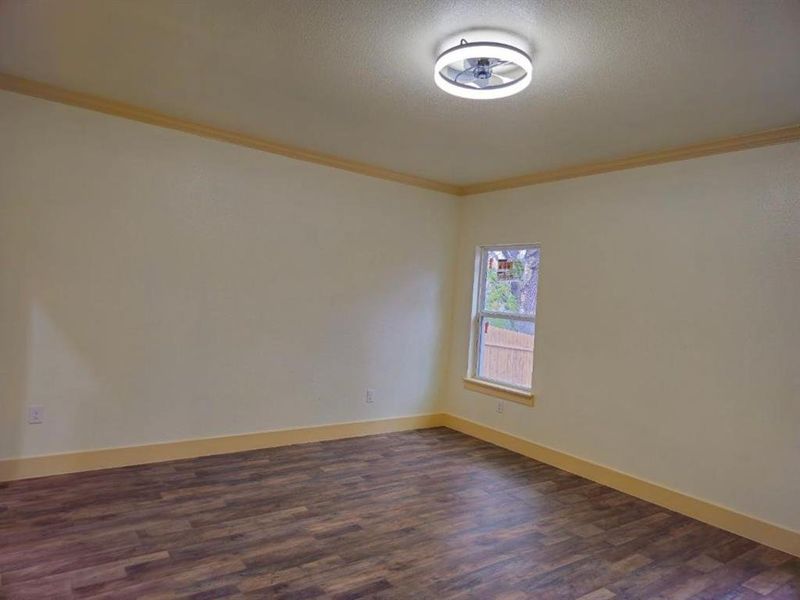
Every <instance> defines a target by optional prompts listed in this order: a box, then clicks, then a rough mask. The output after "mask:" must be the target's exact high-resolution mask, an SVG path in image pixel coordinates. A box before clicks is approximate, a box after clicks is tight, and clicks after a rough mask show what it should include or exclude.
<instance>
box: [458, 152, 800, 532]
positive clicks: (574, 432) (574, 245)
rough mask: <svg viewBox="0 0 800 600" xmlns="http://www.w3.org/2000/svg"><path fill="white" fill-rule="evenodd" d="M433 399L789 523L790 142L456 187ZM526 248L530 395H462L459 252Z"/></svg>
mask: <svg viewBox="0 0 800 600" xmlns="http://www.w3.org/2000/svg"><path fill="white" fill-rule="evenodd" d="M461 216H462V222H461V230H460V244H459V245H460V250H459V257H460V261H459V267H458V273H457V283H456V294H455V297H456V299H457V300H456V306H455V315H454V327H453V343H452V355H451V362H450V375H449V377H448V379H449V386H448V392H449V393H448V401H447V410H448V411H449V412H452V413H454V414H456V415H459V416H462V417H465V418H468V419H472V420H475V421H478V422H480V423H483V424H486V425H489V426H491V427H494V428H497V429H501V430H504V431H507V432H510V433H513V434H515V435H518V436H521V437H524V438H527V439H529V440H531V441H534V442H537V443H540V444H543V445H546V446H550V447H552V448H555V449H558V450H561V451H564V452H567V453H571V454H574V455H576V456H579V457H581V458H585V459H588V460H591V461H594V462H597V463H600V464H602V465H606V466H609V467H612V468H615V469H618V470H621V471H624V472H627V473H630V474H632V475H635V476H637V477H640V478H644V479H648V480H651V481H654V482H656V483H659V484H662V485H665V486H668V487H671V488H674V489H676V490H679V491H682V492H684V493H688V494H690V495H693V496H696V497H699V498H702V499H706V500H710V501H712V502H715V503H717V504H721V505H724V506H727V507H730V508H733V509H735V510H738V511H740V512H743V513H746V514H751V515H754V516H758V517H761V518H762V519H765V520H768V521H773V522H776V523H778V524H780V525H783V526H785V527H788V528H792V529H795V530H800V144H797V143H795V144H791V145H783V146H774V147H770V148H764V149H758V150H752V151H746V152H738V153H733V154H726V155H720V156H715V157H709V158H703V159H698V160H691V161H685V162H677V163H672V164H668V165H662V166H655V167H648V168H642V169H636V170H630V171H623V172H617V173H609V174H604V175H598V176H593V177H586V178H581V179H574V180H570V181H563V182H558V183H552V184H546V185H538V186H534V187H528V188H522V189H517V190H512V191H506V192H497V193H492V194H486V195H482V196H475V197H470V198H467V199H465V204H464V206H463V212H462V215H461ZM518 242H519V243H522V242H536V243H540V244H541V245H542V263H541V274H540V282H539V304H538V311H539V313H538V317H537V336H536V349H535V384H534V391H535V392H536V397H537V399H536V406H535V407H533V408H528V407H524V406H519V405H516V404H511V403H506V406H505V412H504V413H503V414H497V412H496V411H495V407H496V400H494V399H492V398H490V397H488V396H484V395H481V394H478V393H475V392H469V391H466V390H464V389H463V387H462V385H461V378H462V377H463V375H464V374H465V372H466V364H467V340H468V328H469V310H470V295H471V285H472V264H473V256H474V248H475V246H477V245H479V244H489V243H518Z"/></svg>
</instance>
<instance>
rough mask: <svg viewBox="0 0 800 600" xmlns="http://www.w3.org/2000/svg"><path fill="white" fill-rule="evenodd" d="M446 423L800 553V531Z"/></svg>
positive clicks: (465, 423) (470, 426)
mask: <svg viewBox="0 0 800 600" xmlns="http://www.w3.org/2000/svg"><path fill="white" fill-rule="evenodd" d="M443 424H444V426H445V427H449V428H450V429H454V430H456V431H460V432H461V433H464V434H466V435H470V436H472V437H475V438H478V439H480V440H483V441H485V442H489V443H490V444H494V445H495V446H500V447H502V448H506V449H507V450H511V451H512V452H516V453H517V454H522V455H523V456H527V457H529V458H533V459H535V460H538V461H541V462H543V463H547V464H549V465H552V466H554V467H558V468H559V469H563V470H564V471H568V472H570V473H573V474H575V475H580V476H581V477H585V478H586V479H591V480H592V481H596V482H597V483H601V484H603V485H606V486H608V487H611V488H614V489H615V490H619V491H621V492H624V493H626V494H630V495H631V496H635V497H637V498H641V499H642V500H647V501H648V502H652V503H653V504H658V505H659V506H663V507H664V508H668V509H670V510H673V511H675V512H677V513H681V514H683V515H686V516H688V517H692V518H693V519H697V520H698V521H702V522H703V523H708V524H709V525H713V526H714V527H719V528H720V529H724V530H726V531H730V532H732V533H735V534H737V535H740V536H742V537H746V538H748V539H751V540H754V541H756V542H759V543H761V544H764V545H766V546H770V547H772V548H776V549H778V550H781V551H783V552H787V553H789V554H792V555H794V556H798V557H800V532H797V531H792V530H790V529H785V528H783V527H780V526H779V525H775V524H773V523H769V522H767V521H762V520H761V519H758V518H756V517H752V516H749V515H745V514H742V513H739V512H736V511H734V510H731V509H729V508H725V507H723V506H719V505H717V504H713V503H711V502H708V501H706V500H701V499H699V498H695V497H693V496H688V495H686V494H683V493H681V492H677V491H675V490H672V489H669V488H666V487H664V486H661V485H659V484H656V483H652V482H649V481H646V480H643V479H639V478H637V477H634V476H633V475H628V474H626V473H622V472H620V471H616V470H614V469H611V468H609V467H604V466H603V465H598V464H596V463H593V462H590V461H588V460H584V459H582V458H578V457H577V456H573V455H571V454H566V453H565V452H560V451H559V450H554V449H552V448H548V447H546V446H541V445H539V444H535V443H533V442H530V441H528V440H526V439H523V438H520V437H517V436H515V435H512V434H510V433H505V432H503V431H499V430H497V429H493V428H491V427H487V426H485V425H481V424H480V423H476V422H474V421H470V420H468V419H464V418H462V417H457V416H455V415H452V414H445V415H444V418H443Z"/></svg>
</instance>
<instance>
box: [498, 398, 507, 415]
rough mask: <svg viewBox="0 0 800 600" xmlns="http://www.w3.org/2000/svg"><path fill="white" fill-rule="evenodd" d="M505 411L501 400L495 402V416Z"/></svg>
mask: <svg viewBox="0 0 800 600" xmlns="http://www.w3.org/2000/svg"><path fill="white" fill-rule="evenodd" d="M505 409H506V406H505V402H503V401H502V400H498V401H497V414H499V415H502V414H503V411H504V410H505Z"/></svg>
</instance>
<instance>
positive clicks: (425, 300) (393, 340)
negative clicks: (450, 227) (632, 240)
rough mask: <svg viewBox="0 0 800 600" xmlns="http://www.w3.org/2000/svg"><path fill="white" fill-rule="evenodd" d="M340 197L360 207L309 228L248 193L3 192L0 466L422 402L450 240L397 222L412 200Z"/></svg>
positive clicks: (305, 217)
mask: <svg viewBox="0 0 800 600" xmlns="http://www.w3.org/2000/svg"><path fill="white" fill-rule="evenodd" d="M226 202H227V205H226V206H224V204H225V203H226ZM286 204H291V203H289V202H287V203H286ZM319 204H320V205H323V204H326V205H327V206H328V208H327V209H325V210H328V211H329V212H335V207H334V206H333V203H332V202H331V201H330V199H328V198H324V197H321V198H319ZM343 204H346V202H345V201H341V202H339V205H340V206H339V208H340V209H341V208H342V205H343ZM351 204H353V205H354V206H347V205H346V206H344V207H345V208H347V209H348V214H350V213H351V212H352V214H358V215H362V216H363V215H365V216H363V218H359V219H351V220H350V222H349V223H347V224H343V226H342V227H341V228H339V229H341V231H339V229H337V230H336V231H332V232H329V231H325V232H323V231H322V230H323V229H325V228H328V229H330V227H329V223H330V219H329V218H328V217H327V215H326V214H323V215H322V216H321V217H319V218H316V217H315V218H313V219H312V218H311V217H310V216H309V210H308V207H298V206H295V205H292V206H291V207H290V208H282V209H281V210H282V211H283V213H282V215H280V217H281V218H280V221H281V223H283V224H284V226H283V227H275V226H274V222H275V219H276V217H274V216H273V213H272V211H271V207H270V204H269V202H268V201H265V200H264V199H263V198H261V197H258V196H252V197H246V198H237V200H236V202H231V201H230V200H226V199H225V198H224V197H220V198H208V197H206V198H198V197H196V196H195V197H193V196H191V195H189V194H186V195H180V197H179V198H177V199H175V198H169V199H167V200H165V199H164V197H163V195H161V196H158V195H153V196H148V195H145V194H143V195H142V196H141V197H138V198H136V199H134V200H132V199H125V198H122V199H119V200H116V201H115V200H109V199H108V198H107V197H106V196H104V195H102V194H97V193H94V194H88V195H87V197H85V198H80V199H78V200H76V198H75V197H74V195H73V196H69V197H64V198H59V199H51V198H48V197H47V195H44V194H43V196H42V198H32V199H31V200H30V201H29V202H27V204H25V203H23V202H18V203H15V205H14V207H13V214H11V212H12V211H9V213H8V214H7V215H5V216H8V217H9V219H8V221H7V222H6V223H5V224H3V223H0V236H5V233H6V232H8V233H9V235H8V236H7V238H6V239H5V240H3V239H0V250H2V252H3V256H2V260H3V265H4V266H5V265H6V264H8V265H16V266H17V268H16V270H14V269H4V273H3V276H2V279H0V282H1V283H2V284H3V286H4V289H2V290H0V303H2V314H0V318H2V319H3V323H2V326H0V327H1V328H2V329H3V330H4V333H3V339H0V356H2V355H6V360H4V365H5V366H6V367H7V371H5V372H4V373H2V378H3V382H2V384H3V385H4V392H3V415H2V422H0V460H2V459H4V458H16V457H20V456H34V455H42V454H52V453H58V452H65V451H75V450H87V449H98V448H104V447H113V446H125V445H137V444H146V443H153V442H160V441H172V440H180V439H190V438H198V437H208V436H214V435H225V434H231V433H246V432H252V431H259V430H266V429H280V428H285V427H293V426H309V425H318V424H323V423H333V422H345V421H353V420H364V419H374V418H382V417H386V416H404V415H410V414H418V413H422V412H430V403H431V402H432V399H433V398H434V397H435V395H436V393H437V392H438V391H439V386H440V385H441V384H442V383H441V371H442V369H441V368H440V367H441V361H442V360H443V353H442V352H441V348H442V347H443V344H444V339H443V338H444V326H443V324H442V321H441V319H440V315H441V314H442V313H443V311H444V308H445V302H446V301H447V300H449V298H448V294H447V290H448V288H447V282H446V281H443V277H442V272H444V270H445V269H446V266H447V265H448V264H449V260H450V258H451V257H449V256H445V257H442V256H435V258H434V259H433V260H432V259H431V258H430V256H431V252H432V250H433V253H434V255H435V254H436V250H438V249H439V248H441V247H447V246H446V244H444V243H441V244H440V243H439V241H438V240H437V238H436V237H434V236H430V238H428V237H427V236H426V237H425V238H424V239H420V240H415V241H409V238H408V236H407V235H406V234H405V233H404V231H405V229H404V228H402V227H397V224H396V223H397V220H398V218H400V219H403V220H408V221H411V220H413V219H415V218H418V209H413V208H409V207H410V206H413V204H411V202H407V201H405V200H403V201H402V202H401V201H397V202H387V203H381V202H376V201H374V199H372V198H362V199H357V200H354V201H352V202H351ZM386 213H388V215H387V214H386ZM395 213H398V214H395ZM383 215H386V216H383ZM21 223H27V224H28V227H24V228H23V229H26V231H25V232H24V233H16V232H15V230H14V228H15V227H17V226H18V225H20V224H21ZM300 229H302V230H304V231H307V232H308V234H309V236H308V239H306V240H304V241H303V242H302V243H299V242H298V240H297V233H298V230H300ZM316 229H319V230H320V231H316ZM323 235H324V237H323ZM354 240H357V242H355V241H354ZM381 247H382V248H384V251H383V252H381V251H380V248H381ZM376 249H378V250H376ZM286 257H290V258H291V260H284V259H285V258H286ZM354 265H355V266H356V267H358V268H354ZM7 284H8V285H9V288H8V289H6V288H5V286H6V285H7ZM9 303H10V304H9ZM6 319H7V322H6ZM409 373H413V374H414V376H413V377H410V376H409ZM369 377H376V378H379V380H378V382H377V384H375V383H373V382H372V381H370V380H369V379H368V378H369ZM370 384H371V385H370ZM367 387H377V388H378V389H379V399H380V400H379V402H378V403H376V404H375V405H370V406H366V405H365V403H364V401H363V398H362V390H364V389H366V388H367ZM31 404H32V405H38V406H41V407H43V409H44V422H43V423H42V424H37V425H30V424H28V423H27V418H26V416H27V415H26V413H27V407H28V405H31ZM381 411H383V412H381Z"/></svg>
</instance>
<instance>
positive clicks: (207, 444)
mask: <svg viewBox="0 0 800 600" xmlns="http://www.w3.org/2000/svg"><path fill="white" fill-rule="evenodd" d="M442 421H443V415H441V414H438V413H437V414H425V415H413V416H409V417H393V418H388V419H378V420H373V421H355V422H350V423H336V424H333V425H318V426H315V427H298V428H293V429H281V430H276V431H262V432H258V433H245V434H239V435H226V436H222V437H212V438H202V439H195V440H183V441H179V442H164V443H159V444H147V445H144V446H126V447H122V448H103V449H100V450H87V451H83V452H68V453H64V454H48V455H46V456H31V457H24V458H11V459H4V460H0V481H12V480H16V479H28V478H31V477H44V476H46V475H59V474H62V473H75V472H78V471H94V470H97V469H108V468H111V467H125V466H128V465H141V464H146V463H155V462H163V461H167V460H176V459H180V458H194V457H197V456H208V455H212V454H227V453H230V452H242V451H244V450H257V449H259V448H273V447H275V446H288V445H291V444H303V443H306V442H321V441H325V440H337V439H343V438H350V437H359V436H364V435H374V434H378V433H389V432H392V431H405V430H408V429H425V428H428V427H439V426H441V425H442Z"/></svg>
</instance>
